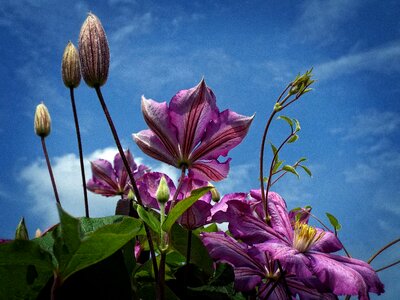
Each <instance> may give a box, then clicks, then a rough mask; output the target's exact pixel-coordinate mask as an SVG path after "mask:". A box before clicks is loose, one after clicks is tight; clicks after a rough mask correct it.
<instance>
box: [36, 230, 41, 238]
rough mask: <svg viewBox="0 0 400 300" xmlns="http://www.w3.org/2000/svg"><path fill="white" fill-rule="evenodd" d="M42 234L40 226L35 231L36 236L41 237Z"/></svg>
mask: <svg viewBox="0 0 400 300" xmlns="http://www.w3.org/2000/svg"><path fill="white" fill-rule="evenodd" d="M41 236H42V231H41V230H40V229H39V228H38V229H36V232H35V238H40V237H41Z"/></svg>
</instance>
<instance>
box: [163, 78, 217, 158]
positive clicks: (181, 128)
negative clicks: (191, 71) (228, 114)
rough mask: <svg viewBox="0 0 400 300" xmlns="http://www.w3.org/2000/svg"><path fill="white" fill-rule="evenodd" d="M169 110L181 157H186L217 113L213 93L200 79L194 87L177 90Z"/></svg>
mask: <svg viewBox="0 0 400 300" xmlns="http://www.w3.org/2000/svg"><path fill="white" fill-rule="evenodd" d="M169 111H170V116H171V122H172V124H174V125H175V127H176V128H177V131H178V141H179V144H180V146H181V147H182V148H181V150H182V154H183V157H184V158H186V159H187V158H188V156H189V154H190V153H191V152H192V150H193V148H194V147H195V146H196V145H197V144H198V143H199V142H200V140H201V139H202V138H203V136H204V133H205V130H206V128H207V126H208V124H209V123H210V121H212V120H214V119H215V118H216V116H217V114H218V108H217V106H216V103H215V96H214V93H213V92H212V91H211V89H209V88H208V87H207V86H206V83H205V81H204V80H202V81H201V82H200V83H199V84H198V85H197V86H196V87H194V88H191V89H189V90H183V91H180V92H178V93H177V94H176V95H175V96H174V97H173V98H172V99H171V102H170V104H169Z"/></svg>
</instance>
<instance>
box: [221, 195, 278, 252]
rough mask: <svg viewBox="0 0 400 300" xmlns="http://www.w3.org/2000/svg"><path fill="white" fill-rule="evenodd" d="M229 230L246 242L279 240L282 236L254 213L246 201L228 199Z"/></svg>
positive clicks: (256, 242) (257, 242)
mask: <svg viewBox="0 0 400 300" xmlns="http://www.w3.org/2000/svg"><path fill="white" fill-rule="evenodd" d="M227 219H228V221H229V231H230V232H231V233H232V235H233V236H234V237H235V238H237V239H240V240H243V241H244V242H245V243H248V244H251V245H253V244H259V243H263V242H265V241H269V240H281V239H282V236H281V235H280V234H279V233H277V232H276V231H275V230H274V229H273V228H271V227H270V226H268V225H267V224H266V223H265V221H263V220H261V219H260V218H259V217H258V216H255V215H254V211H253V209H252V208H251V207H250V205H249V204H248V203H244V202H241V201H237V200H231V201H229V205H228V210H227Z"/></svg>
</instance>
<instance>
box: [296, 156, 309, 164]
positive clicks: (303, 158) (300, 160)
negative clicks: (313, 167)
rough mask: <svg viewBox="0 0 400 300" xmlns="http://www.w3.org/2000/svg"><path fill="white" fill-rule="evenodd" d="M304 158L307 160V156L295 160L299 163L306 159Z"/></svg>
mask: <svg viewBox="0 0 400 300" xmlns="http://www.w3.org/2000/svg"><path fill="white" fill-rule="evenodd" d="M306 160H307V158H305V157H301V158H300V159H299V160H298V161H297V162H298V163H301V162H303V161H306Z"/></svg>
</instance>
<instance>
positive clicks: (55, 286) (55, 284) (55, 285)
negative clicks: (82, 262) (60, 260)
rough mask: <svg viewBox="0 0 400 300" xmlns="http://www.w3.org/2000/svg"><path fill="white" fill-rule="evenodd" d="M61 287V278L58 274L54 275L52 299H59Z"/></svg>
mask: <svg viewBox="0 0 400 300" xmlns="http://www.w3.org/2000/svg"><path fill="white" fill-rule="evenodd" d="M60 286H61V281H60V277H59V276H58V274H57V273H56V272H54V274H53V284H52V285H51V291H50V299H51V300H56V299H57V298H58V296H57V294H58V291H57V290H58V288H59V287H60Z"/></svg>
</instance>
